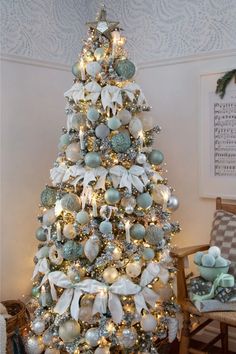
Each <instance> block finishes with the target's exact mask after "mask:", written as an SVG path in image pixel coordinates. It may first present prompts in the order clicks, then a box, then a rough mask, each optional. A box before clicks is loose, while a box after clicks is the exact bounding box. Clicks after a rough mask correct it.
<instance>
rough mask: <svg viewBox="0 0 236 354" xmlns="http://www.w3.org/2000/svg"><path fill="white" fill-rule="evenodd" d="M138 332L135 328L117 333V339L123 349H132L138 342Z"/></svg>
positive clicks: (124, 329)
mask: <svg viewBox="0 0 236 354" xmlns="http://www.w3.org/2000/svg"><path fill="white" fill-rule="evenodd" d="M137 337H138V335H137V332H136V329H135V328H134V327H131V328H127V327H125V328H121V329H120V330H119V331H118V333H117V339H118V342H119V344H120V346H121V347H123V348H132V347H133V346H134V345H135V342H136V340H137Z"/></svg>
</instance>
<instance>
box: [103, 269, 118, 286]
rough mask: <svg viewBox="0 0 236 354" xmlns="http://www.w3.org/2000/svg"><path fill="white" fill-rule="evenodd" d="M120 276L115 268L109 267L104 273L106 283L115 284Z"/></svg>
mask: <svg viewBox="0 0 236 354" xmlns="http://www.w3.org/2000/svg"><path fill="white" fill-rule="evenodd" d="M118 276H119V273H118V271H117V269H116V268H115V267H108V268H106V269H105V270H104V272H103V279H104V280H105V282H106V283H108V284H112V283H114V282H115V281H116V280H117V278H118Z"/></svg>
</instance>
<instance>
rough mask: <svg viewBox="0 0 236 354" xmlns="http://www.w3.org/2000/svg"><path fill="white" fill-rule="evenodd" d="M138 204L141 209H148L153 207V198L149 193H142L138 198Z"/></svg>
mask: <svg viewBox="0 0 236 354" xmlns="http://www.w3.org/2000/svg"><path fill="white" fill-rule="evenodd" d="M137 204H138V206H139V207H140V208H143V209H148V208H150V207H151V206H152V197H151V195H150V194H149V193H142V194H140V195H139V196H138V197H137Z"/></svg>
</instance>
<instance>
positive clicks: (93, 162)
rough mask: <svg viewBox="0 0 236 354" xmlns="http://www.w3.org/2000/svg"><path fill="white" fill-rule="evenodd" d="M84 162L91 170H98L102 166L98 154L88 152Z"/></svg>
mask: <svg viewBox="0 0 236 354" xmlns="http://www.w3.org/2000/svg"><path fill="white" fill-rule="evenodd" d="M84 161H85V164H86V165H87V166H88V167H91V168H96V167H98V166H100V164H101V158H100V155H99V154H98V153H97V152H88V153H87V154H86V155H85V158H84Z"/></svg>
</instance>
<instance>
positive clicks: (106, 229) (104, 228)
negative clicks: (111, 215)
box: [99, 221, 112, 235]
mask: <svg viewBox="0 0 236 354" xmlns="http://www.w3.org/2000/svg"><path fill="white" fill-rule="evenodd" d="M99 230H100V232H101V233H102V234H105V235H107V234H110V233H111V232H112V223H111V222H110V221H102V222H101V224H100V225H99Z"/></svg>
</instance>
